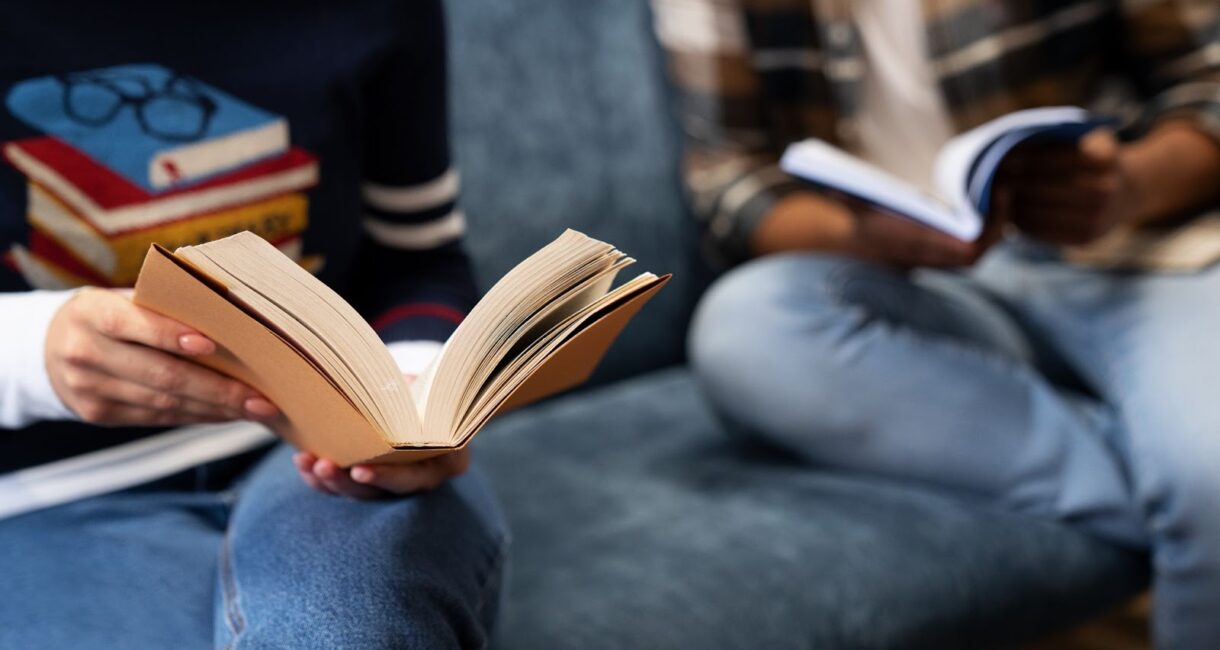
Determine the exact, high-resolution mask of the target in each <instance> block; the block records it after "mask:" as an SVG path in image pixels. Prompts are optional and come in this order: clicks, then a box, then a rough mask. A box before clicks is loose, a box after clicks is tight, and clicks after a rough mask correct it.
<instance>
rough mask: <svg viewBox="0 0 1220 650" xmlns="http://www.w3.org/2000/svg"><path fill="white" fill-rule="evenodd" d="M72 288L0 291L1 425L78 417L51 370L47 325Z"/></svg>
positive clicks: (19, 424) (23, 424)
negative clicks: (57, 389) (60, 392)
mask: <svg viewBox="0 0 1220 650" xmlns="http://www.w3.org/2000/svg"><path fill="white" fill-rule="evenodd" d="M70 297H72V292H71V291H28V292H17V293H4V294H0V334H2V335H3V337H4V344H3V345H2V346H0V428H6V429H17V428H20V427H24V426H26V425H29V424H32V423H34V422H37V421H39V420H70V419H76V415H75V414H73V413H72V411H71V410H70V409H68V407H67V406H65V405H64V403H63V401H62V400H60V399H59V395H57V394H56V393H55V389H54V388H52V387H51V379H50V377H49V376H48V375H47V366H46V362H45V361H44V353H45V350H46V340H47V328H48V327H50V325H51V319H52V318H54V317H55V312H57V311H59V308H60V307H61V306H62V305H63V304H64V303H65V302H67V300H68V298H70Z"/></svg>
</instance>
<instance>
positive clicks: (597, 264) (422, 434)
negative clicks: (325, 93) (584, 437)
mask: <svg viewBox="0 0 1220 650" xmlns="http://www.w3.org/2000/svg"><path fill="white" fill-rule="evenodd" d="M632 262H634V260H633V259H631V258H630V257H627V256H626V255H624V254H623V253H621V252H619V251H618V250H616V249H615V248H614V247H613V246H611V245H610V244H607V243H604V242H600V241H597V240H596V239H592V238H590V237H588V236H585V235H583V234H581V233H579V232H576V231H573V230H569V231H567V232H565V233H563V235H561V236H560V237H559V238H558V239H556V240H555V241H554V242H552V243H550V244H548V245H547V246H545V247H544V248H542V249H541V250H539V251H538V252H536V253H534V254H533V255H531V256H530V257H529V258H527V259H526V260H525V261H523V262H521V263H520V264H518V265H517V266H516V267H515V268H514V269H512V270H511V271H510V272H509V273H508V274H507V275H505V276H504V277H503V278H501V279H500V281H499V282H497V283H496V285H495V286H494V287H492V288H491V290H490V291H489V292H488V293H487V295H486V296H484V298H483V299H482V300H481V301H480V302H479V303H478V305H476V306H475V308H474V309H473V310H471V312H470V314H469V315H468V316H467V317H466V319H465V320H464V321H463V322H462V324H461V325H460V326H459V327H458V329H457V331H455V332H454V333H453V336H451V337H450V339H449V341H448V342H447V343H446V344H445V346H444V348H443V349H442V351H441V353H440V354H439V355H438V357H437V358H436V360H435V361H434V362H433V363H432V365H431V366H430V367H429V368H428V369H427V370H426V371H425V372H424V373H423V374H422V375H420V377H419V378H418V379H417V380H416V381H415V382H414V383H413V384H411V385H408V384H407V382H406V381H405V380H404V379H403V377H402V375H401V373H400V372H399V370H398V368H397V366H396V365H395V363H394V360H393V359H392V358H391V356H390V353H389V350H387V349H386V347H385V345H384V344H382V342H381V339H379V338H378V336H377V334H376V333H375V332H374V331H373V329H372V328H371V327H370V326H369V325H368V324H367V323H366V322H365V321H364V319H363V318H361V317H360V315H359V314H357V313H356V310H355V309H353V308H352V307H351V306H350V305H348V304H347V302H345V301H344V300H343V299H342V298H341V297H340V296H339V295H338V294H336V293H335V292H334V291H332V290H331V289H330V288H329V287H327V286H326V285H325V284H323V283H322V282H321V281H319V280H318V279H317V278H315V277H313V276H312V275H310V274H309V273H307V272H306V271H305V270H303V269H301V268H300V267H299V266H297V265H296V264H295V263H293V262H292V260H290V259H289V258H287V257H285V256H284V255H283V254H282V253H281V252H280V251H279V250H277V249H276V248H275V247H274V246H272V245H270V244H268V243H267V242H265V241H264V240H262V239H261V238H259V237H257V236H255V235H253V234H250V233H240V234H237V235H234V236H232V237H228V238H225V239H221V240H217V241H214V242H210V243H207V244H202V245H199V246H186V247H183V248H179V249H178V250H176V251H174V252H172V253H171V252H169V251H168V250H166V249H164V248H162V247H160V246H154V247H153V248H152V249H151V250H150V251H149V254H148V257H147V258H146V259H145V261H144V266H143V268H142V269H141V271H140V277H139V280H138V281H137V283H136V293H135V301H136V303H137V304H139V305H141V306H143V307H146V308H148V309H151V310H153V311H156V312H159V313H162V314H165V315H166V316H170V317H172V318H175V319H177V320H179V321H181V322H183V323H186V324H187V325H190V326H191V327H194V328H196V329H198V330H199V331H200V332H202V333H203V334H205V335H207V336H208V337H210V338H212V339H213V340H214V341H216V343H217V344H218V348H219V349H218V351H217V353H216V354H213V355H208V356H207V357H203V358H200V359H199V361H200V362H201V363H203V364H204V365H207V366H209V367H212V368H215V369H217V370H219V371H220V372H223V373H225V374H228V375H230V376H233V377H236V378H238V379H241V380H242V381H245V382H246V383H248V384H249V385H251V386H253V387H255V388H257V389H258V390H260V391H262V392H263V394H265V395H266V396H267V397H268V398H270V399H271V401H273V402H274V403H275V404H276V405H278V406H279V407H280V409H281V411H282V412H283V416H282V417H283V418H284V421H283V422H281V423H279V424H280V426H277V427H276V428H277V430H278V432H279V433H280V434H281V435H283V436H284V437H285V438H286V439H288V440H289V441H290V442H292V443H293V444H295V445H296V446H298V447H300V448H302V449H307V450H309V451H311V452H314V453H316V454H318V455H320V456H323V457H326V458H330V459H332V460H334V461H336V462H338V463H340V464H342V465H351V464H354V463H360V462H370V461H373V462H412V461H416V460H422V459H424V458H428V457H431V456H435V455H438V454H440V453H445V452H447V451H450V450H453V449H458V448H461V447H463V446H465V445H466V444H467V443H468V442H469V441H470V439H471V438H472V437H473V436H474V434H475V433H477V432H478V431H479V429H480V428H482V427H483V425H484V424H486V423H487V421H488V420H489V419H490V418H491V417H492V416H494V415H496V414H498V413H502V412H504V411H506V410H508V409H511V408H515V407H517V406H521V405H524V404H527V403H529V402H532V401H535V400H538V399H541V398H543V397H546V396H548V395H551V394H554V393H557V392H559V391H562V390H565V389H567V388H571V387H572V386H575V385H577V384H580V383H582V382H583V381H585V380H586V379H587V378H588V377H589V375H590V374H591V373H592V372H593V370H594V368H595V367H596V366H597V363H598V362H599V361H600V360H601V358H602V356H603V355H604V354H605V352H606V350H607V349H608V348H609V347H610V344H611V343H612V342H613V341H614V339H615V337H617V336H618V334H619V332H621V331H622V329H623V327H624V326H626V324H627V322H628V321H629V320H630V319H631V318H632V317H633V316H634V315H635V314H636V313H637V312H638V311H639V309H640V308H641V307H642V306H643V305H644V303H646V302H647V301H648V300H649V299H651V298H652V296H653V295H655V294H656V293H657V291H659V290H660V289H661V287H662V286H663V285H664V284H665V283H666V282H667V281H668V280H669V276H668V275H667V276H663V277H658V276H656V275H653V274H652V273H643V274H641V275H639V276H636V277H635V278H634V279H632V280H629V281H628V282H625V283H623V284H622V285H621V286H619V287H618V288H616V289H613V290H611V286H612V285H613V283H614V279H615V277H616V275H617V274H618V272H619V271H620V270H621V269H623V268H624V267H626V266H627V265H629V264H631V263H632Z"/></svg>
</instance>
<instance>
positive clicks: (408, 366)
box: [386, 341, 443, 376]
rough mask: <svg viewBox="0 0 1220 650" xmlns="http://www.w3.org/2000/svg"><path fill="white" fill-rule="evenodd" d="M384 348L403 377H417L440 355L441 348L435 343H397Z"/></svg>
mask: <svg viewBox="0 0 1220 650" xmlns="http://www.w3.org/2000/svg"><path fill="white" fill-rule="evenodd" d="M386 347H387V348H389V349H390V356H392V357H394V362H395V363H397V364H398V369H399V370H400V371H402V373H403V374H404V375H416V376H418V375H419V374H420V373H422V372H423V371H424V370H425V369H427V367H428V364H430V363H432V360H433V359H434V358H436V355H438V354H440V352H441V348H442V347H443V346H442V345H441V344H440V343H438V342H436V341H397V342H394V343H391V344H389V345H387V346H386Z"/></svg>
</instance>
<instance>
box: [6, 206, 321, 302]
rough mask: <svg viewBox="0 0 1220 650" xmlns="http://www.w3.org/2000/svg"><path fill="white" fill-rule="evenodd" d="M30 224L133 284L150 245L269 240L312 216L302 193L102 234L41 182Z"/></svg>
mask: <svg viewBox="0 0 1220 650" xmlns="http://www.w3.org/2000/svg"><path fill="white" fill-rule="evenodd" d="M28 187H29V206H28V215H29V220H30V223H31V224H32V225H33V226H34V227H36V228H37V229H38V230H39V231H41V232H42V233H44V234H46V235H47V236H49V237H51V238H53V239H54V240H55V241H56V242H58V243H59V244H60V245H61V246H63V247H64V248H65V249H67V250H68V251H70V252H71V253H72V254H73V255H74V256H76V257H77V258H78V259H79V260H80V261H81V262H83V263H85V264H87V265H88V266H89V267H90V268H92V269H93V270H95V271H96V272H97V273H98V275H100V276H102V277H104V278H106V279H107V280H109V281H110V283H111V284H112V285H114V286H131V285H132V284H133V283H134V282H135V280H136V277H137V276H138V275H139V273H140V265H141V263H142V262H143V261H144V255H145V253H147V252H148V249H149V247H150V246H152V244H154V243H156V244H161V245H162V246H165V247H167V248H171V249H173V248H177V247H180V246H193V245H196V244H202V243H204V242H208V241H212V240H216V239H223V238H224V237H228V236H229V235H232V234H234V233H238V232H242V231H245V230H248V231H250V232H252V233H254V234H256V235H259V236H260V237H263V238H264V239H267V240H269V241H273V242H275V241H281V240H285V239H288V238H290V237H293V236H297V235H300V234H301V233H302V232H303V231H304V230H305V226H306V225H307V223H308V220H309V215H308V212H309V201H308V199H307V198H306V197H305V195H304V194H302V193H299V192H297V193H292V194H282V195H280V196H275V197H272V198H270V199H265V200H262V201H258V202H256V203H250V204H247V205H243V206H240V207H236V208H230V209H228V210H221V211H219V212H212V213H208V214H201V215H198V216H191V217H184V218H181V219H175V220H174V221H170V222H167V223H162V224H158V225H153V226H149V227H147V228H140V229H136V230H128V231H125V232H119V233H114V234H111V235H104V234H102V233H100V232H98V231H97V230H95V229H94V228H93V227H92V226H90V225H89V224H88V223H87V222H86V221H85V220H84V219H82V218H80V217H79V216H78V215H76V214H75V213H74V212H73V211H72V210H71V209H70V208H69V207H68V206H66V205H65V204H64V203H62V202H61V201H59V199H57V198H56V197H55V196H53V195H52V194H51V193H50V192H48V191H47V190H45V189H43V188H42V187H41V186H40V185H38V184H37V183H30V184H29V186H28Z"/></svg>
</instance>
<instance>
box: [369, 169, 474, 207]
mask: <svg viewBox="0 0 1220 650" xmlns="http://www.w3.org/2000/svg"><path fill="white" fill-rule="evenodd" d="M460 186H461V180H460V178H459V177H458V172H457V170H456V169H454V168H452V167H450V168H449V169H447V170H445V173H443V174H441V175H440V176H437V177H436V178H434V179H432V180H430V181H428V182H426V183H420V184H419V185H406V186H401V187H393V186H389V185H378V184H376V183H364V184H363V185H362V186H361V188H360V189H361V193H362V194H363V195H364V201H365V202H366V203H368V204H369V205H371V206H372V207H374V208H377V209H378V210H385V211H386V212H422V211H423V210H430V209H432V208H436V207H440V206H442V205H445V204H446V203H451V202H453V201H455V200H457V195H458V189H459V187H460Z"/></svg>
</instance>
